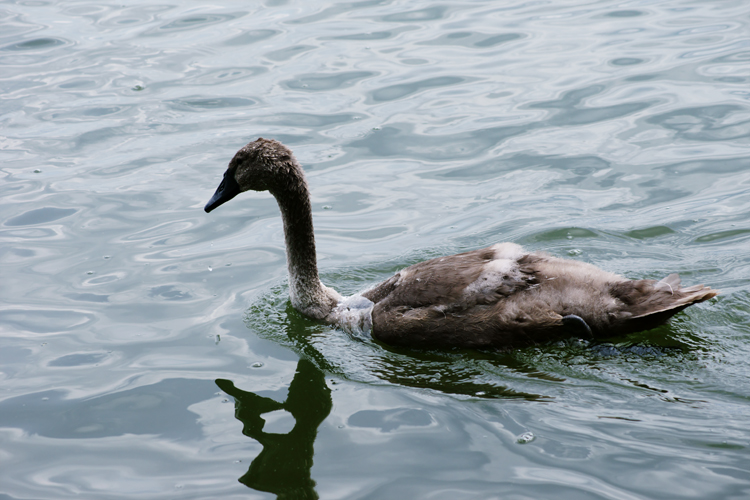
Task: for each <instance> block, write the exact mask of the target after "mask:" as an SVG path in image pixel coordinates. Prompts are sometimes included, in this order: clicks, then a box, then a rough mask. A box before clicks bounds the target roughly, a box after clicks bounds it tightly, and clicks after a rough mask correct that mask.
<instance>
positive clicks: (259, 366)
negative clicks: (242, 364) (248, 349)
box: [250, 361, 263, 368]
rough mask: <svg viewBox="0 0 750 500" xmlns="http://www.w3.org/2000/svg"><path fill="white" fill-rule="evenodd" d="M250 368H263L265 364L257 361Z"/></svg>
mask: <svg viewBox="0 0 750 500" xmlns="http://www.w3.org/2000/svg"><path fill="white" fill-rule="evenodd" d="M250 366H252V367H253V368H263V363H261V362H260V361H256V362H255V363H253V364H252V365H250Z"/></svg>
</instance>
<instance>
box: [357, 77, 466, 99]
mask: <svg viewBox="0 0 750 500" xmlns="http://www.w3.org/2000/svg"><path fill="white" fill-rule="evenodd" d="M466 81H467V79H466V78H461V77H458V76H438V77H434V78H427V79H424V80H418V81H415V82H411V83H404V84H398V85H389V86H387V87H382V88H379V89H377V90H374V91H372V92H370V94H369V95H370V99H371V100H372V101H374V102H386V101H396V100H399V99H403V98H404V97H406V96H409V95H412V94H416V93H417V92H421V91H423V90H425V89H431V88H438V87H448V86H454V85H457V84H459V83H464V82H466Z"/></svg>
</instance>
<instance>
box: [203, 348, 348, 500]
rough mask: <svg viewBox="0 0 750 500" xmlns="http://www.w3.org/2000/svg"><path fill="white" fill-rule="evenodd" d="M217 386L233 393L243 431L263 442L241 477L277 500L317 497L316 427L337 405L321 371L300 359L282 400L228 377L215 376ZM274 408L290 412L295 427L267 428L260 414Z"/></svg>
mask: <svg viewBox="0 0 750 500" xmlns="http://www.w3.org/2000/svg"><path fill="white" fill-rule="evenodd" d="M216 385H218V386H219V388H220V389H221V390H222V391H224V392H226V393H227V394H229V395H230V396H232V397H233V398H234V408H235V412H234V416H235V417H236V418H237V420H239V421H241V422H242V424H243V428H242V433H243V434H244V435H246V436H248V437H250V438H252V439H255V440H256V441H258V442H259V443H260V444H261V445H263V451H261V452H260V454H259V455H258V456H257V457H256V458H255V459H254V460H253V462H252V463H251V464H250V468H249V469H248V471H247V474H245V475H244V476H242V477H241V478H240V479H239V481H240V482H241V483H243V484H244V485H246V486H248V487H250V488H253V489H255V490H258V491H267V492H270V493H275V494H276V495H277V498H279V499H300V500H302V499H313V498H315V499H317V498H319V497H318V494H317V493H316V492H315V488H314V487H315V481H314V480H313V479H312V478H311V477H310V468H311V467H312V465H313V453H314V452H313V444H314V443H315V436H316V434H317V431H318V426H319V425H320V424H321V423H322V422H323V420H325V418H326V417H327V416H328V414H329V413H330V412H331V408H332V407H333V402H332V400H331V389H329V388H328V386H327V385H326V382H325V376H324V374H323V372H321V371H320V370H318V369H317V368H316V367H315V365H314V364H313V363H311V362H310V361H307V360H306V359H300V360H299V363H297V371H296V373H295V374H294V379H293V380H292V383H291V384H290V385H289V392H288V394H287V397H286V400H285V401H284V402H283V403H279V402H278V401H275V400H273V399H271V398H266V397H262V396H258V395H257V394H255V393H253V392H248V391H243V390H241V389H238V388H237V387H235V386H234V384H233V383H232V382H231V381H229V380H224V379H217V380H216ZM276 410H286V411H288V412H289V413H291V414H292V416H293V417H294V422H295V423H294V427H293V428H292V430H290V431H289V432H287V433H283V434H276V433H269V432H264V431H263V426H264V425H265V420H263V417H262V415H263V414H264V413H270V412H273V411H276Z"/></svg>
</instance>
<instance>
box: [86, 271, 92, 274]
mask: <svg viewBox="0 0 750 500" xmlns="http://www.w3.org/2000/svg"><path fill="white" fill-rule="evenodd" d="M86 274H94V271H87V272H86Z"/></svg>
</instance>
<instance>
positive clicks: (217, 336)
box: [216, 333, 221, 344]
mask: <svg viewBox="0 0 750 500" xmlns="http://www.w3.org/2000/svg"><path fill="white" fill-rule="evenodd" d="M219 342H221V335H219V334H218V333H217V334H216V343H217V344H218V343H219Z"/></svg>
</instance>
